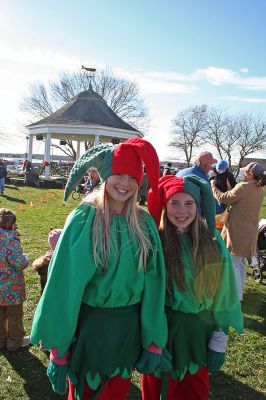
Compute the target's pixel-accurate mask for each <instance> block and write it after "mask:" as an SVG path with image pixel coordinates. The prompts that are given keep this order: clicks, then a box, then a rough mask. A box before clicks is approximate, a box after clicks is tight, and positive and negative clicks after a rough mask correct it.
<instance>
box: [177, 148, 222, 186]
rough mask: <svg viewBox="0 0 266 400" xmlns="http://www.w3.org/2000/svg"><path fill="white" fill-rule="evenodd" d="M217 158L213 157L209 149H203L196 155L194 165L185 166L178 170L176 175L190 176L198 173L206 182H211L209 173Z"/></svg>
mask: <svg viewBox="0 0 266 400" xmlns="http://www.w3.org/2000/svg"><path fill="white" fill-rule="evenodd" d="M216 163H217V160H216V159H215V158H214V157H213V155H212V153H210V152H209V151H202V152H201V153H199V154H198V155H197V157H196V160H195V162H194V166H193V167H189V168H184V169H181V170H180V171H178V173H177V174H176V176H181V177H184V176H189V175H196V176H198V177H199V178H201V179H204V180H205V181H206V182H209V176H208V173H209V172H210V170H211V169H212V166H213V164H216Z"/></svg>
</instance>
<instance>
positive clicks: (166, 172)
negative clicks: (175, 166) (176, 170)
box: [163, 162, 172, 176]
mask: <svg viewBox="0 0 266 400" xmlns="http://www.w3.org/2000/svg"><path fill="white" fill-rule="evenodd" d="M171 168H172V163H170V162H169V163H167V164H166V166H165V167H164V170H163V176H164V175H172V170H171Z"/></svg>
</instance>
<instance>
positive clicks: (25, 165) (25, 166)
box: [22, 160, 33, 173]
mask: <svg viewBox="0 0 266 400" xmlns="http://www.w3.org/2000/svg"><path fill="white" fill-rule="evenodd" d="M32 171H33V166H32V163H31V162H30V161H29V160H25V161H24V162H23V169H22V172H24V173H26V172H32Z"/></svg>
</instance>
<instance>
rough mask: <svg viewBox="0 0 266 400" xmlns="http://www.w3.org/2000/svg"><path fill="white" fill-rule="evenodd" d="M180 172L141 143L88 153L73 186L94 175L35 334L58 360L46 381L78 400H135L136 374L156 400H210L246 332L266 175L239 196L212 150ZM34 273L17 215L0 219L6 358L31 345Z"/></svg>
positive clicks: (62, 248)
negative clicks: (247, 291)
mask: <svg viewBox="0 0 266 400" xmlns="http://www.w3.org/2000/svg"><path fill="white" fill-rule="evenodd" d="M169 164H170V163H169ZM169 164H168V165H167V168H165V171H164V172H165V173H163V176H160V164H159V160H158V156H157V154H156V151H155V149H154V148H153V146H152V145H151V144H150V143H149V142H148V141H146V140H144V139H139V138H132V139H129V140H127V141H126V142H124V143H122V144H119V145H117V146H114V145H111V144H101V145H99V146H97V147H94V148H93V149H89V150H87V151H86V152H85V153H84V155H83V156H82V157H81V158H80V159H79V160H78V161H77V162H76V164H75V165H74V167H73V169H72V171H71V173H70V176H69V179H68V182H67V185H66V188H65V194H64V200H65V201H66V200H67V199H68V197H69V195H70V193H71V192H72V190H73V189H74V188H75V187H76V186H77V185H78V184H79V183H80V181H81V179H82V178H83V177H84V176H86V181H85V182H84V192H85V196H84V198H83V200H82V201H81V203H80V204H79V206H78V207H76V208H75V209H74V210H73V211H72V212H71V213H70V215H69V216H68V218H67V220H66V223H65V226H64V227H63V229H54V228H51V229H50V231H49V233H48V243H49V245H50V250H49V251H48V252H47V253H46V254H45V255H43V256H41V257H39V258H38V259H37V260H35V261H34V263H33V267H34V269H35V270H36V271H37V272H38V274H39V275H40V283H41V290H40V291H41V293H40V295H41V296H40V301H39V303H38V305H37V309H36V312H35V315H34V318H33V323H32V331H31V335H30V340H31V343H32V344H34V345H41V346H42V348H43V349H49V354H50V362H49V365H48V369H47V375H48V377H49V379H50V381H51V385H52V388H53V390H54V391H55V392H56V393H59V394H62V393H65V391H66V390H68V400H75V399H76V400H85V399H96V398H97V399H98V400H104V399H109V400H123V399H125V398H126V396H127V394H128V392H129V387H130V381H131V376H132V372H133V370H134V369H136V370H137V371H138V372H139V373H141V374H142V399H143V400H160V399H165V400H174V399H180V400H206V399H207V398H208V395H209V391H210V385H209V373H210V372H217V371H219V370H220V369H221V368H222V366H223V364H224V362H225V354H226V344H227V339H228V335H229V328H234V329H235V330H236V331H237V332H238V333H242V332H243V316H242V312H241V301H242V300H243V286H244V280H245V262H246V258H247V257H248V256H252V255H254V254H255V251H256V240H257V234H258V229H257V228H258V217H259V210H260V207H261V205H262V201H263V190H262V186H263V185H264V181H265V180H264V176H265V171H264V168H263V167H262V166H261V165H260V164H259V163H251V164H248V165H247V166H246V167H244V168H243V172H244V174H245V181H244V182H241V183H236V182H235V180H234V177H233V176H232V175H231V173H230V172H229V166H228V164H227V162H226V161H225V160H220V161H219V162H218V161H217V160H216V159H214V157H213V156H212V154H211V153H209V152H206V151H205V152H203V153H200V154H199V155H198V157H197V159H196V162H195V165H194V166H193V167H191V168H187V169H184V170H181V171H179V172H178V173H177V174H176V175H173V174H172V173H171V167H172V165H169ZM143 166H144V168H143ZM169 171H170V173H169ZM210 171H212V172H211V173H210ZM142 189H143V190H142ZM148 190H149V192H148ZM147 192H148V195H147ZM146 201H147V204H148V211H147V210H146V209H145V208H143V207H141V205H145V203H146ZM221 210H222V212H226V213H227V214H228V218H227V221H226V222H225V226H224V229H223V231H222V234H221V235H220V233H219V232H218V231H217V230H216V226H215V215H216V213H217V212H218V211H219V212H220V211H221ZM27 266H28V258H27V256H26V255H25V254H23V250H22V247H21V243H20V237H19V234H18V231H17V230H16V216H15V214H14V213H13V212H12V211H11V210H8V209H5V208H3V209H0V323H1V325H0V348H7V349H8V350H10V351H15V350H18V349H19V348H21V347H22V346H25V345H27V344H29V337H27V336H25V332H24V327H23V301H24V299H25V283H24V277H23V270H24V268H26V267H27ZM48 268H49V273H48ZM195 333H196V334H195Z"/></svg>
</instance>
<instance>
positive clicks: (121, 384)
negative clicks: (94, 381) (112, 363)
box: [67, 375, 131, 400]
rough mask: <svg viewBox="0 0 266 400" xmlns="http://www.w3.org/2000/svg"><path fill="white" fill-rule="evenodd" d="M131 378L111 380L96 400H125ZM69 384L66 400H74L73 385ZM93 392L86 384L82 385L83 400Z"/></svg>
mask: <svg viewBox="0 0 266 400" xmlns="http://www.w3.org/2000/svg"><path fill="white" fill-rule="evenodd" d="M130 382H131V378H128V379H123V378H121V376H120V375H117V376H115V377H113V378H111V379H110V380H109V381H108V382H107V383H106V384H105V385H104V388H103V390H102V391H101V393H100V395H99V396H98V397H97V400H125V398H126V397H127V394H128V392H129V388H130ZM68 383H69V392H68V398H67V400H75V395H74V385H72V383H70V382H68ZM92 394H93V390H92V389H90V388H89V386H88V385H87V383H85V385H84V396H83V400H89V399H90V398H91V395H92Z"/></svg>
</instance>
